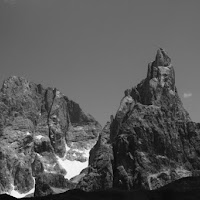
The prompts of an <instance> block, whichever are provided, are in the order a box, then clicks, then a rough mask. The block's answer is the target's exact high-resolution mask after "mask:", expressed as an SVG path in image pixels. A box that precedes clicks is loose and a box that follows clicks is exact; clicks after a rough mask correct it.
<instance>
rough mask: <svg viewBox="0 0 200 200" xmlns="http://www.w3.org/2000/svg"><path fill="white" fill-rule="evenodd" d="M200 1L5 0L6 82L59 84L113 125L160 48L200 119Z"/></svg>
mask: <svg viewBox="0 0 200 200" xmlns="http://www.w3.org/2000/svg"><path fill="white" fill-rule="evenodd" d="M199 8H200V1H199V0H190V1H189V0H0V83H1V84H2V82H3V80H5V79H6V78H8V77H9V76H12V75H16V76H22V77H25V78H27V79H28V80H29V81H32V82H35V83H41V84H43V85H44V86H45V87H56V88H57V89H59V90H60V91H61V92H62V93H63V94H65V95H66V96H67V97H69V98H70V99H72V100H74V101H75V102H77V103H79V105H80V106H81V108H82V109H83V110H84V111H85V112H87V113H90V114H92V115H93V116H94V117H95V118H96V120H97V121H99V122H100V123H101V124H102V125H105V123H106V121H108V120H109V119H110V115H111V114H113V115H115V113H116V111H117V109H118V107H119V103H120V100H121V99H122V97H123V95H124V90H125V89H127V88H131V87H134V86H136V85H137V84H138V83H139V82H140V81H141V80H142V79H144V78H145V77H146V74H147V65H148V63H149V62H151V61H153V60H154V58H155V54H156V51H157V49H158V48H159V47H162V48H164V49H165V50H166V51H167V52H168V55H169V56H170V57H171V59H172V64H173V66H174V68H175V72H176V86H177V88H178V93H179V95H180V97H181V99H182V101H183V104H184V106H185V108H186V109H187V111H188V112H189V114H190V116H191V118H192V120H194V121H196V122H200V92H199V91H200V88H199V87H200V78H199V76H200V62H199V58H200V23H199V20H200V12H199Z"/></svg>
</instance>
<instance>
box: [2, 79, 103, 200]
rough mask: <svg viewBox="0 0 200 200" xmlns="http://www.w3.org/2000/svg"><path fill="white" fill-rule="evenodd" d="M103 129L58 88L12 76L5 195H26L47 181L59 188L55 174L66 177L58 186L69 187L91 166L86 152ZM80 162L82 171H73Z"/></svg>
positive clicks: (6, 112)
mask: <svg viewBox="0 0 200 200" xmlns="http://www.w3.org/2000/svg"><path fill="white" fill-rule="evenodd" d="M100 130H101V126H100V124H99V123H98V122H97V121H96V120H95V119H94V118H93V117H92V116H91V115H87V114H85V113H84V112H83V111H82V109H81V108H80V107H79V105H78V104H77V103H75V102H73V101H71V100H69V99H68V98H67V97H66V96H64V95H63V94H62V93H61V92H60V91H58V90H57V89H52V88H47V89H45V88H43V86H42V85H40V84H39V85H37V84H34V83H30V82H28V81H27V80H26V79H24V78H19V77H15V76H13V77H10V78H9V79H7V80H6V81H4V83H3V86H2V89H1V92H0V179H1V182H0V193H5V192H7V193H11V194H12V193H13V191H15V192H16V193H17V194H18V195H19V196H20V194H22V193H23V194H24V193H28V192H29V191H30V190H31V189H33V188H34V186H35V183H36V185H37V183H38V184H39V185H40V186H41V183H42V182H41V180H42V181H44V180H45V181H46V182H45V184H47V182H48V185H50V186H52V187H56V184H55V183H56V181H55V180H56V179H58V178H55V176H54V175H58V176H61V178H60V180H61V179H62V182H63V184H62V187H61V186H58V187H61V188H65V189H67V188H68V185H69V181H68V179H70V178H71V177H72V176H75V175H77V174H78V173H79V172H80V171H81V170H82V169H83V168H85V167H87V163H88V157H89V155H87V154H86V153H87V152H89V150H90V149H91V147H92V146H93V145H94V144H95V142H96V140H97V137H98V134H99V132H100ZM75 162H76V165H78V168H76V169H75V170H74V169H70V168H69V167H68V165H69V164H71V165H73V163H75ZM79 165H80V166H79ZM41 177H45V178H41ZM47 177H48V178H47ZM47 180H48V181H47ZM58 182H59V181H57V183H58ZM36 188H38V190H40V189H41V187H36ZM51 189H52V188H51ZM37 192H38V194H40V193H41V192H40V191H36V193H37Z"/></svg>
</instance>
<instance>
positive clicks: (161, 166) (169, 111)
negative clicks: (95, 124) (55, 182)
mask: <svg viewBox="0 0 200 200" xmlns="http://www.w3.org/2000/svg"><path fill="white" fill-rule="evenodd" d="M89 167H91V169H90V170H89V171H88V174H87V175H86V176H84V177H83V178H82V179H81V180H80V182H79V184H78V186H77V187H78V188H81V189H83V190H86V191H91V190H96V189H109V188H117V189H125V190H133V189H150V190H152V189H156V188H160V187H161V186H164V185H166V184H168V183H170V182H172V181H174V180H177V179H180V178H182V177H187V176H195V174H198V173H197V171H198V170H199V168H200V124H199V123H195V122H192V121H191V119H190V117H189V114H188V112H187V111H186V110H185V109H184V107H183V104H182V102H181V99H180V97H179V95H178V92H177V88H176V86H175V72H174V67H173V65H172V63H171V59H170V58H169V56H168V55H167V53H166V52H165V51H164V50H163V49H161V48H160V49H158V51H157V54H156V58H155V61H153V62H151V63H150V64H149V65H148V72H147V77H146V78H145V79H144V80H142V81H141V82H140V83H139V84H138V85H137V86H136V87H133V88H131V89H127V90H126V91H125V96H124V97H123V99H122V100H121V103H120V106H119V109H118V111H117V113H116V115H115V118H114V119H111V121H110V123H108V124H107V125H106V126H105V128H104V129H103V131H102V132H101V133H100V136H99V139H98V142H97V144H96V145H95V146H94V148H93V149H92V150H91V152H90V166H89ZM86 182H87V183H88V184H86Z"/></svg>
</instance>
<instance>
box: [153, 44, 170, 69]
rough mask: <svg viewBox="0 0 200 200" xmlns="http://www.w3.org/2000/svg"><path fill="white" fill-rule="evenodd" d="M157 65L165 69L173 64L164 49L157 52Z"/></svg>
mask: <svg viewBox="0 0 200 200" xmlns="http://www.w3.org/2000/svg"><path fill="white" fill-rule="evenodd" d="M155 64H156V66H164V67H167V66H169V65H170V64H171V59H170V57H169V56H168V55H167V53H166V51H165V50H164V49H162V48H159V49H158V50H157V54H156V59H155Z"/></svg>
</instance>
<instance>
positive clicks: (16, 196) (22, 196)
mask: <svg viewBox="0 0 200 200" xmlns="http://www.w3.org/2000/svg"><path fill="white" fill-rule="evenodd" d="M33 180H34V187H33V188H32V189H31V190H30V191H29V192H27V193H19V192H18V191H17V190H15V187H14V185H13V184H11V188H12V190H11V191H10V193H7V194H9V195H11V196H13V197H15V198H17V199H21V198H24V197H25V196H27V195H29V194H33V193H34V192H35V178H34V177H33Z"/></svg>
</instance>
